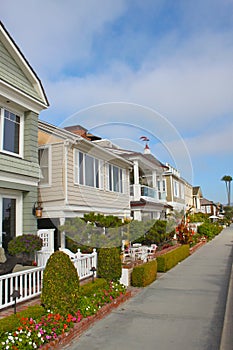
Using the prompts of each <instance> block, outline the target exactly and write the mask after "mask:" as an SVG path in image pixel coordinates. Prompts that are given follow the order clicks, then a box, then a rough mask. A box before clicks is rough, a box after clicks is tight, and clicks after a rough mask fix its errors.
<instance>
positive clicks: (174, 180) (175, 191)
mask: <svg viewBox="0 0 233 350" xmlns="http://www.w3.org/2000/svg"><path fill="white" fill-rule="evenodd" d="M166 166H167V170H166V171H165V172H164V174H163V175H164V178H165V180H166V188H167V203H168V204H169V205H171V206H172V207H173V209H174V210H177V211H179V212H180V211H186V204H187V203H186V196H187V200H188V201H190V199H189V198H188V197H189V187H188V185H187V182H186V181H185V180H184V179H182V177H181V176H180V172H179V171H178V170H177V169H175V168H174V167H172V166H171V165H170V164H168V163H166ZM185 195H186V196H185Z"/></svg>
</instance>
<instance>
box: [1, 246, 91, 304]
mask: <svg viewBox="0 0 233 350" xmlns="http://www.w3.org/2000/svg"><path fill="white" fill-rule="evenodd" d="M37 254H38V255H37V262H43V266H40V267H35V268H30V269H29V270H23V271H20V272H14V273H9V274H7V275H3V276H0V310H1V309H4V308H6V307H8V306H11V305H14V300H13V298H12V297H11V295H12V293H13V291H14V290H17V291H18V292H19V294H20V297H19V298H17V300H16V301H17V303H18V302H22V301H26V300H29V299H32V298H34V297H37V296H39V295H40V294H41V290H42V280H43V272H44V269H45V265H46V263H47V261H48V259H49V257H50V255H51V253H50V252H47V251H43V250H41V251H39V252H37ZM72 262H73V263H74V266H75V267H76V269H77V271H78V276H79V280H83V279H85V278H88V277H91V276H93V272H92V271H91V268H92V267H95V268H97V252H96V250H95V249H93V253H91V254H82V253H81V252H80V250H78V252H77V253H76V254H75V258H74V259H72ZM94 276H95V273H94Z"/></svg>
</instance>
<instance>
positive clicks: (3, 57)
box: [0, 22, 49, 248]
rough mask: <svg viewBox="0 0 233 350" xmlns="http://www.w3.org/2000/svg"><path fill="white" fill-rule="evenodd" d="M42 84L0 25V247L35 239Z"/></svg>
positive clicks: (44, 101)
mask: <svg viewBox="0 0 233 350" xmlns="http://www.w3.org/2000/svg"><path fill="white" fill-rule="evenodd" d="M48 105H49V104H48V100H47V97H46V95H45V92H44V90H43V87H42V84H41V82H40V80H39V78H38V77H37V75H36V73H35V72H34V71H33V69H32V67H31V66H30V64H29V63H28V62H27V60H26V59H25V57H24V56H23V54H22V53H21V51H20V49H19V48H18V46H17V45H16V43H15V42H14V40H13V39H12V37H11V36H10V35H9V33H8V32H7V30H6V28H5V27H4V25H3V24H2V23H1V22H0V246H3V247H4V248H7V245H8V242H9V241H10V240H11V239H12V238H13V237H15V236H18V235H21V234H23V233H25V234H27V233H36V231H37V220H36V218H35V216H34V215H33V207H34V205H36V203H37V188H38V181H39V165H38V145H37V142H38V116H39V113H40V112H41V111H42V110H44V109H46V108H47V107H48Z"/></svg>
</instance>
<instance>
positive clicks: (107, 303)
mask: <svg viewBox="0 0 233 350" xmlns="http://www.w3.org/2000/svg"><path fill="white" fill-rule="evenodd" d="M130 296H131V292H129V291H126V289H125V287H124V286H122V285H120V284H119V283H116V282H110V284H109V285H108V287H107V288H101V289H97V290H96V291H95V292H94V294H92V295H89V296H81V297H80V307H79V309H78V311H77V312H76V313H75V314H74V315H71V314H68V315H67V316H62V315H60V314H59V313H53V312H51V311H50V310H48V311H47V313H46V314H43V316H40V317H39V318H35V319H33V318H32V317H22V316H21V317H20V316H18V317H19V318H18V324H19V326H15V327H14V326H13V327H12V326H11V331H8V332H5V333H4V332H1V338H0V349H7V350H8V349H12V350H13V349H14V350H18V349H38V348H43V349H49V348H51V347H54V346H55V345H57V344H60V343H61V342H62V343H64V341H70V339H72V337H76V336H77V335H79V334H81V333H82V332H83V331H84V330H85V329H87V327H89V325H90V324H91V323H93V322H94V321H95V320H98V319H100V318H102V317H103V316H104V315H105V314H107V313H109V312H110V311H111V309H112V308H113V307H117V306H118V305H119V304H120V303H121V302H123V301H125V300H126V299H127V298H129V297H130ZM40 308H42V307H40ZM42 310H43V309H42ZM40 312H41V311H40ZM8 329H9V328H8Z"/></svg>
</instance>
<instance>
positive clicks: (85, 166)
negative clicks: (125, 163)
mask: <svg viewBox="0 0 233 350" xmlns="http://www.w3.org/2000/svg"><path fill="white" fill-rule="evenodd" d="M74 164H75V180H74V181H75V183H77V184H79V185H85V186H90V187H96V188H102V183H103V181H102V177H101V169H102V161H101V160H100V159H97V158H95V157H93V156H90V155H89V154H86V153H83V152H80V151H77V150H76V151H75V162H74Z"/></svg>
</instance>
